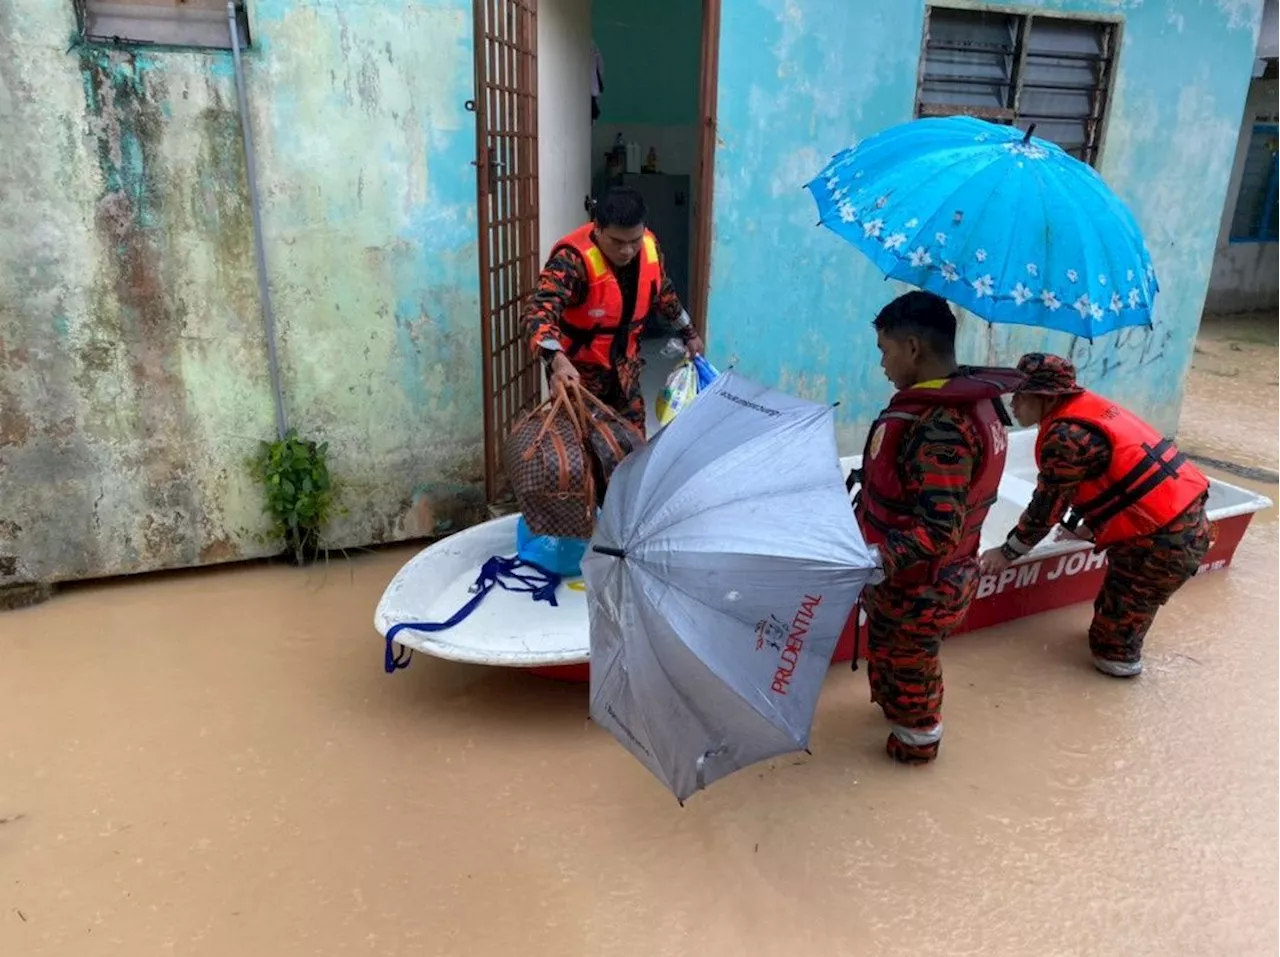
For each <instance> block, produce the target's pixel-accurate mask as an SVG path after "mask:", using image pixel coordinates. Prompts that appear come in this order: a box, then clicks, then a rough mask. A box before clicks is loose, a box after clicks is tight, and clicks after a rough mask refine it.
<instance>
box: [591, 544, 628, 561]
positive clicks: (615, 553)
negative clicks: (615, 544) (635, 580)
mask: <svg viewBox="0 0 1280 957" xmlns="http://www.w3.org/2000/svg"><path fill="white" fill-rule="evenodd" d="M591 550H592V551H593V552H597V553H599V554H601V555H608V556H609V557H610V558H626V557H627V553H626V552H624V551H623V550H622V549H621V548H612V547H610V546H608V545H592V546H591Z"/></svg>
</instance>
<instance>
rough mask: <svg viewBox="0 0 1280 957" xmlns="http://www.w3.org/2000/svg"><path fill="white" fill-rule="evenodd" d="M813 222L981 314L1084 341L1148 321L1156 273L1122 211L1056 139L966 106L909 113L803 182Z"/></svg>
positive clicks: (889, 270)
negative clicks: (974, 113)
mask: <svg viewBox="0 0 1280 957" xmlns="http://www.w3.org/2000/svg"><path fill="white" fill-rule="evenodd" d="M807 188H808V189H809V191H810V192H811V193H812V194H813V198H814V201H815V202H816V203H817V205H818V211H819V215H820V217H821V220H820V222H821V224H822V225H824V226H826V227H827V228H828V229H830V230H832V231H833V232H834V233H836V234H837V235H839V236H841V237H843V238H844V239H846V240H848V241H849V242H850V243H852V244H853V245H854V246H856V247H857V248H858V249H860V250H862V251H863V252H864V253H865V254H866V255H867V256H869V257H870V258H871V259H872V260H873V261H874V262H875V264H876V266H878V267H879V268H880V270H881V271H882V272H883V273H884V274H885V276H886V277H888V278H890V279H898V280H901V281H902V282H907V283H911V284H912V285H915V286H919V287H920V288H922V289H927V290H929V291H930V292H935V293H937V294H938V295H940V296H942V297H943V298H945V299H949V300H950V301H952V302H954V303H956V304H957V305H959V306H962V307H963V308H965V309H968V310H969V311H970V312H972V313H974V314H975V315H978V316H981V317H982V318H984V319H986V320H988V321H989V322H1009V323H1018V324H1020V325H1027V326H1043V327H1044V328H1047V329H1056V330H1059V331H1062V332H1069V333H1071V334H1072V335H1077V336H1081V337H1082V338H1085V339H1093V338H1094V337H1096V336H1100V335H1104V334H1106V333H1108V332H1111V331H1113V330H1115V329H1118V328H1121V327H1124V326H1145V325H1150V323H1151V307H1152V303H1153V302H1154V300H1155V295H1156V290H1157V289H1158V285H1157V283H1156V277H1155V270H1154V268H1153V267H1152V265H1151V254H1150V253H1149V252H1148V251H1147V247H1146V244H1145V243H1144V241H1143V239H1142V234H1141V232H1140V231H1139V229H1138V225H1137V222H1136V221H1135V220H1134V218H1133V214H1132V213H1130V212H1129V210H1128V209H1127V208H1126V207H1125V205H1124V204H1123V203H1122V202H1121V201H1120V200H1119V199H1118V198H1117V197H1116V196H1115V194H1114V193H1112V192H1111V190H1110V189H1109V188H1108V187H1107V184H1106V183H1105V182H1103V180H1102V177H1101V176H1099V175H1098V173H1097V172H1096V171H1095V170H1094V169H1093V168H1092V167H1091V166H1089V165H1087V164H1085V163H1082V162H1080V161H1079V160H1077V159H1075V158H1074V157H1072V156H1069V155H1068V154H1067V153H1066V152H1065V151H1063V150H1062V148H1061V147H1059V146H1057V145H1055V144H1054V143H1050V142H1049V141H1048V140H1042V139H1039V138H1037V137H1033V136H1032V135H1031V133H1030V131H1028V132H1027V133H1025V134H1024V133H1022V132H1021V131H1020V130H1017V129H1015V128H1013V127H1010V126H999V125H997V124H994V123H988V122H987V121H985V120H978V119H974V118H972V117H967V116H950V117H939V118H930V119H922V120H913V121H912V122H910V123H904V124H902V125H900V126H895V127H892V128H890V129H888V130H885V131H884V132H882V133H879V134H877V135H876V136H873V137H871V138H870V139H868V140H864V141H863V142H862V143H860V144H858V145H857V146H855V147H852V148H850V149H847V150H845V151H843V152H842V153H838V154H837V155H836V156H835V157H833V158H832V160H831V162H830V163H828V164H827V167H826V168H825V169H824V170H823V171H822V172H821V173H820V174H818V176H817V178H816V179H814V180H813V181H812V182H811V183H809V184H808V186H807Z"/></svg>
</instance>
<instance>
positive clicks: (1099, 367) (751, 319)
mask: <svg viewBox="0 0 1280 957" xmlns="http://www.w3.org/2000/svg"><path fill="white" fill-rule="evenodd" d="M948 5H958V6H982V7H998V6H1002V5H1011V6H1015V7H1017V8H1018V9H1021V10H1027V9H1035V8H1043V9H1045V10H1046V11H1050V12H1061V13H1068V14H1081V15H1087V14H1090V13H1095V14H1105V15H1107V16H1116V15H1119V16H1122V17H1123V19H1124V22H1123V48H1122V50H1121V52H1120V56H1119V67H1118V69H1119V73H1118V79H1117V85H1116V87H1115V92H1114V96H1113V100H1112V104H1111V107H1110V115H1109V119H1108V122H1107V126H1106V141H1105V146H1104V154H1103V156H1102V160H1101V164H1100V172H1101V173H1102V174H1103V176H1104V177H1105V178H1106V179H1107V181H1108V182H1109V183H1110V184H1111V186H1112V187H1113V188H1114V189H1115V190H1116V192H1117V193H1118V194H1119V195H1120V196H1121V197H1122V198H1124V199H1125V201H1126V202H1127V203H1129V204H1130V206H1131V208H1132V209H1133V210H1134V213H1135V215H1136V216H1137V219H1138V221H1139V223H1140V224H1141V225H1142V227H1143V230H1144V232H1145V234H1146V238H1147V240H1148V243H1149V245H1150V246H1151V250H1152V255H1153V257H1154V259H1155V263H1156V267H1157V270H1158V271H1159V277H1160V282H1161V293H1160V296H1159V299H1158V301H1157V308H1156V316H1155V321H1154V328H1153V329H1152V330H1150V331H1149V332H1148V331H1145V330H1131V331H1127V332H1121V333H1119V334H1115V335H1113V336H1109V337H1107V338H1105V339H1102V340H1099V341H1098V342H1095V343H1092V344H1090V343H1087V342H1085V341H1083V340H1076V339H1074V338H1073V337H1070V336H1065V335H1059V334H1052V333H1049V334H1046V333H1043V332H1039V331H1037V330H1034V329H1027V328H1020V327H1012V326H990V325H989V324H987V323H985V322H982V321H980V320H978V319H976V318H975V317H973V316H969V315H961V323H960V351H961V357H962V360H964V361H971V362H1004V363H1011V362H1013V361H1014V360H1016V358H1017V357H1018V356H1019V355H1020V354H1022V353H1023V352H1029V351H1033V350H1047V351H1052V352H1058V353H1062V354H1065V355H1071V356H1072V357H1073V358H1074V359H1075V361H1076V362H1077V363H1078V364H1079V365H1080V367H1081V376H1082V378H1083V380H1084V381H1085V382H1087V383H1088V384H1089V385H1090V386H1092V387H1094V388H1098V389H1101V390H1103V391H1106V392H1108V393H1110V394H1112V395H1114V396H1115V397H1116V398H1117V399H1119V400H1121V401H1123V402H1126V403H1128V404H1130V405H1131V406H1132V407H1133V408H1134V409H1135V410H1137V411H1139V412H1140V413H1141V414H1143V415H1145V416H1147V417H1148V418H1150V419H1151V421H1152V422H1153V423H1154V424H1156V425H1158V426H1159V427H1160V428H1162V429H1165V430H1166V431H1170V432H1171V431H1172V430H1173V429H1174V428H1175V427H1176V424H1177V420H1178V411H1179V406H1180V404H1181V401H1182V390H1183V385H1182V383H1183V379H1184V375H1185V372H1186V370H1187V368H1188V365H1189V363H1190V360H1191V354H1192V347H1193V343H1194V337H1195V334H1196V330H1197V328H1198V326H1199V320H1200V312H1201V307H1202V305H1203V303H1204V300H1205V289H1206V286H1207V283H1208V278H1209V270H1210V266H1211V263H1212V260H1213V249H1214V242H1215V239H1216V236H1217V232H1218V223H1219V220H1220V218H1221V214H1222V208H1223V202H1224V199H1225V191H1226V185H1227V179H1228V174H1229V172H1230V169H1231V162H1232V156H1233V153H1234V149H1235V143H1236V138H1237V134H1238V130H1239V121H1240V115H1241V109H1242V106H1243V103H1244V98H1245V92H1246V88H1247V85H1248V81H1249V72H1250V67H1251V64H1252V59H1253V49H1254V43H1255V39H1256V29H1257V24H1258V21H1259V18H1260V15H1261V0H1234V2H1225V0H1224V2H1219V3H1216V4H1212V3H1211V4H1203V3H1202V4H1186V3H1180V2H1177V3H1175V2H1174V0H1164V2H1158V0H1146V2H1143V0H1044V2H1039V3H1037V2H1018V3H1011V4H1004V3H1002V2H1000V0H995V2H989V3H985V2H984V3H981V4H975V3H968V2H967V0H960V2H958V3H954V4H948ZM924 7H925V4H924V3H923V2H919V0H913V2H909V3H903V2H900V0H866V2H860V3H857V4H851V3H847V2H841V0H755V2H743V3H734V4H725V8H724V14H723V23H722V30H721V42H720V81H719V101H718V113H719V116H718V122H719V127H718V134H719V140H720V143H719V146H718V148H717V152H716V160H715V168H716V196H715V205H714V210H715V213H714V215H715V223H714V241H713V249H712V267H711V297H710V305H709V311H710V316H709V344H710V347H711V349H712V351H713V352H715V354H716V355H718V356H721V357H722V359H723V360H724V361H725V362H726V363H735V364H736V366H737V368H739V369H741V370H742V371H743V372H744V373H746V374H748V375H751V376H754V377H756V378H759V379H760V380H762V381H765V382H779V383H782V384H783V385H784V386H787V387H790V388H793V389H795V390H796V391H799V392H801V393H803V394H807V395H810V396H811V397H812V398H815V399H819V400H823V401H836V400H839V401H840V402H841V405H840V408H839V411H838V415H839V426H840V430H841V441H842V444H843V445H844V447H845V448H846V449H848V450H850V451H853V450H855V449H856V448H858V447H859V445H860V443H861V440H862V437H863V436H864V435H865V432H866V429H867V427H868V426H869V424H870V422H871V420H872V419H873V417H874V416H875V414H876V412H877V411H878V410H879V409H880V408H881V407H882V405H883V404H884V402H885V401H886V400H887V399H888V396H889V393H890V391H891V387H890V386H889V384H888V383H887V382H886V381H885V380H884V378H883V376H882V374H881V372H880V369H879V365H878V357H877V355H876V353H875V349H874V338H873V336H872V335H871V332H870V322H871V319H872V318H873V317H874V316H875V314H876V312H877V311H878V310H879V308H880V307H881V306H882V305H884V303H886V302H887V301H889V300H890V299H891V298H893V297H894V296H896V295H898V294H900V293H901V292H903V291H905V290H906V289H907V288H908V287H906V286H904V285H902V284H899V283H896V282H885V281H884V280H883V279H882V277H881V276H880V275H879V274H878V273H877V272H876V270H875V269H874V267H873V266H872V265H871V264H870V263H869V262H868V261H867V260H866V259H865V258H864V257H863V256H861V255H860V254H858V253H857V252H856V251H855V250H854V249H853V248H852V247H849V246H848V245H847V244H844V243H842V242H841V241H840V240H839V239H838V238H837V237H835V236H832V235H831V234H830V233H829V232H828V231H826V230H823V229H821V228H818V227H815V225H814V223H815V220H816V215H815V212H814V208H813V203H812V200H811V199H810V197H809V196H808V194H807V193H806V192H804V190H803V189H802V186H803V184H804V183H805V182H806V181H807V179H808V178H809V177H811V176H812V175H813V174H814V173H816V172H817V170H818V169H819V168H820V167H821V165H822V163H823V162H825V161H826V159H827V158H828V157H830V156H831V155H832V154H834V153H836V152H837V151H839V150H841V149H843V148H845V147H847V146H849V145H850V144H852V143H855V142H857V141H858V140H859V139H862V138H865V137H866V136H869V135H871V134H873V133H875V132H877V131H878V130H880V129H883V128H884V127H887V126H890V125H893V124H896V123H901V122H905V121H907V120H909V119H910V118H911V116H912V111H913V109H914V102H915V90H916V79H917V68H918V62H919V56H920V47H921V38H922V31H923V18H924ZM1174 13H1176V14H1177V17H1176V18H1175V19H1174V21H1173V22H1171V19H1170V18H1171V15H1172V14H1174ZM1170 63H1176V64H1178V69H1177V70H1170V69H1169V67H1168V65H1169V64H1170ZM761 304H767V306H765V307H762V305H761Z"/></svg>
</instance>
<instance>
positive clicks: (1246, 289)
mask: <svg viewBox="0 0 1280 957" xmlns="http://www.w3.org/2000/svg"><path fill="white" fill-rule="evenodd" d="M1264 26H1265V25H1264ZM1272 27H1273V29H1274V23H1273V24H1272ZM1261 45H1262V42H1261V40H1259V46H1261ZM1277 92H1280V84H1278V83H1277V82H1276V81H1275V80H1254V81H1253V83H1251V84H1250V86H1249V97H1248V100H1247V102H1246V103H1245V107H1244V115H1243V120H1242V122H1241V124H1240V133H1239V140H1238V141H1237V143H1236V152H1235V162H1234V164H1233V165H1232V168H1231V179H1230V181H1229V184H1228V186H1227V201H1226V203H1225V204H1224V207H1223V211H1222V220H1221V224H1220V227H1219V231H1218V245H1217V249H1216V251H1215V253H1214V257H1213V273H1212V275H1210V277H1209V293H1208V296H1207V297H1206V298H1205V304H1204V306H1205V309H1207V310H1208V311H1210V312H1224V313H1230V312H1254V311H1267V310H1269V311H1271V312H1274V311H1275V310H1276V300H1277V299H1278V298H1280V244H1277V243H1233V242H1232V241H1231V221H1232V220H1233V219H1234V218H1235V212H1236V202H1237V200H1238V199H1239V196H1240V180H1241V178H1242V177H1243V175H1244V163H1245V157H1246V155H1247V153H1248V150H1249V141H1250V140H1251V139H1253V126H1254V124H1255V123H1275V122H1276V120H1277V108H1276V94H1277Z"/></svg>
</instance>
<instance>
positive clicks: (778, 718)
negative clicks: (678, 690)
mask: <svg viewBox="0 0 1280 957" xmlns="http://www.w3.org/2000/svg"><path fill="white" fill-rule="evenodd" d="M645 574H647V575H648V576H649V578H651V579H653V580H654V581H658V582H661V584H662V585H663V586H664V587H666V588H669V589H671V590H672V591H676V592H679V593H680V594H681V595H684V596H685V597H686V598H687V599H689V601H691V602H693V603H694V604H696V605H702V606H704V607H706V602H704V601H702V599H700V598H698V597H697V596H696V595H693V594H691V593H690V592H688V591H686V590H685V589H684V588H682V587H681V586H680V584H679V583H678V582H674V581H669V580H667V579H665V578H664V579H660V578H658V576H657V575H654V574H652V573H651V572H647V571H646V572H645ZM655 607H656V603H655ZM721 614H723V615H724V616H725V617H727V618H731V619H733V621H735V622H737V623H739V624H741V625H745V626H747V627H751V622H750V621H747V620H746V619H744V618H739V617H737V616H736V615H731V614H729V613H728V612H723V611H722V612H721ZM682 640H683V639H682ZM693 657H694V659H695V660H696V661H697V662H698V664H699V665H700V666H701V667H703V668H704V669H706V671H707V672H708V673H709V674H710V675H711V677H712V678H715V679H717V680H718V676H717V675H716V673H715V671H714V670H713V669H711V668H710V667H709V666H708V665H707V663H706V662H705V661H704V660H703V659H702V658H701V657H700V656H699V655H697V654H695V655H693ZM654 658H655V659H656V658H657V655H654ZM662 673H663V674H664V675H666V676H669V675H670V672H668V671H667V669H666V667H665V666H663V668H662ZM673 687H674V685H673ZM733 691H734V694H735V695H736V696H737V697H738V698H739V700H741V701H744V702H746V703H747V705H748V706H749V707H750V708H751V710H752V711H754V712H755V713H756V714H758V715H760V717H762V718H764V719H765V720H766V721H770V722H774V723H775V725H776V724H777V723H779V722H781V723H782V724H784V725H785V723H786V722H785V719H784V718H783V716H782V714H781V712H779V711H778V708H777V706H776V705H774V704H773V702H769V705H770V709H771V713H766V712H765V711H763V710H761V708H760V707H759V706H758V705H757V704H756V702H754V701H753V700H751V699H749V698H747V697H745V696H743V695H742V694H741V693H739V692H738V691H737V689H733ZM765 700H766V701H767V700H768V699H765ZM703 730H706V726H705V724H704V726H703ZM786 730H787V731H788V732H789V731H790V729H789V728H786Z"/></svg>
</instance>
